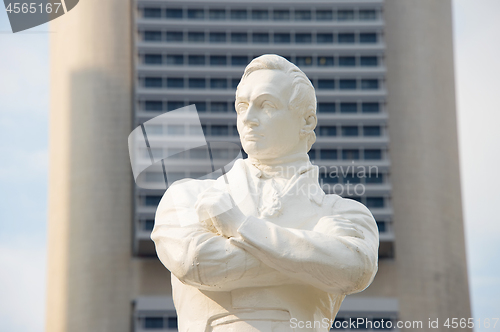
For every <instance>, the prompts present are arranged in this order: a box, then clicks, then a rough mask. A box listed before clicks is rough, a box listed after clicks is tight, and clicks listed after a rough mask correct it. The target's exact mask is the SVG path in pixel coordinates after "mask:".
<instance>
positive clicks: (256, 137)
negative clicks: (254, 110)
mask: <svg viewBox="0 0 500 332" xmlns="http://www.w3.org/2000/svg"><path fill="white" fill-rule="evenodd" d="M262 137H264V135H262V134H257V133H253V132H250V133H248V134H246V135H245V136H244V139H245V140H247V141H257V140H259V139H261V138H262Z"/></svg>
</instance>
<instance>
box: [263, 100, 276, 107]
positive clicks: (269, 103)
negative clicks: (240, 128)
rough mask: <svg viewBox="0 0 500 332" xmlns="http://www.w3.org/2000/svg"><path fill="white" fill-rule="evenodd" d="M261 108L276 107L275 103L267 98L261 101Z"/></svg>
mask: <svg viewBox="0 0 500 332" xmlns="http://www.w3.org/2000/svg"><path fill="white" fill-rule="evenodd" d="M262 108H276V105H274V103H272V102H270V101H269V100H266V101H264V102H263V103H262Z"/></svg>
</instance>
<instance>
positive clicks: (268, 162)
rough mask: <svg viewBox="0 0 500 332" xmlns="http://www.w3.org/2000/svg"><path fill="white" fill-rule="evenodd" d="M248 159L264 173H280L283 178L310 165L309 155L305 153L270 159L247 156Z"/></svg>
mask: <svg viewBox="0 0 500 332" xmlns="http://www.w3.org/2000/svg"><path fill="white" fill-rule="evenodd" d="M248 159H249V161H250V163H251V164H252V165H254V166H255V167H257V168H258V169H260V170H262V171H264V172H272V173H281V174H282V175H283V176H285V177H291V176H293V175H294V174H295V173H297V172H299V170H303V169H305V168H308V167H309V166H310V164H311V163H310V162H309V155H308V154H307V153H305V152H300V153H296V154H293V155H288V156H283V157H277V158H272V159H262V158H258V159H257V158H254V157H252V156H248Z"/></svg>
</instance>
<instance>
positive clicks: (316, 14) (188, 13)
mask: <svg viewBox="0 0 500 332" xmlns="http://www.w3.org/2000/svg"><path fill="white" fill-rule="evenodd" d="M142 16H143V17H144V18H152V19H158V18H166V19H184V18H187V19H189V20H205V19H209V20H217V21H218V20H227V19H230V20H238V21H240V20H247V19H251V20H257V21H262V20H270V19H271V20H275V21H290V20H295V21H311V20H317V21H332V20H338V21H353V20H356V19H357V20H361V21H371V20H376V19H377V10H375V9H360V10H354V9H338V10H332V9H317V10H314V11H313V10H310V9H295V10H289V9H272V10H269V9H251V10H247V9H231V10H226V9H208V10H205V9H202V8H190V9H183V8H160V7H145V8H142Z"/></svg>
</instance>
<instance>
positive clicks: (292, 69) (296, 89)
mask: <svg viewBox="0 0 500 332" xmlns="http://www.w3.org/2000/svg"><path fill="white" fill-rule="evenodd" d="M260 69H272V70H280V71H282V72H283V73H285V74H286V75H288V76H289V77H290V78H291V79H292V89H293V91H292V95H291V97H290V101H289V102H288V109H290V110H299V111H302V115H303V117H304V119H308V118H309V117H310V116H313V117H314V125H313V126H312V128H311V130H308V131H304V132H301V136H305V137H306V140H307V150H308V151H309V150H310V149H311V146H312V145H313V144H314V142H315V141H316V134H315V133H314V128H315V127H316V123H317V120H316V92H315V90H314V87H313V85H312V84H311V81H309V79H308V78H307V76H306V74H304V73H303V72H302V70H300V69H299V68H298V67H297V66H296V65H294V64H293V63H291V62H290V61H288V60H287V59H285V58H283V57H281V56H279V55H276V54H264V55H261V56H260V57H258V58H255V59H253V60H252V61H251V62H250V63H249V64H248V66H247V67H246V68H245V72H244V73H243V76H242V77H241V81H240V83H239V84H238V87H239V86H240V85H241V84H242V83H243V81H244V80H245V79H246V78H247V77H248V76H249V75H250V74H251V73H253V72H255V71H257V70H260ZM236 94H238V89H236Z"/></svg>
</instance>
